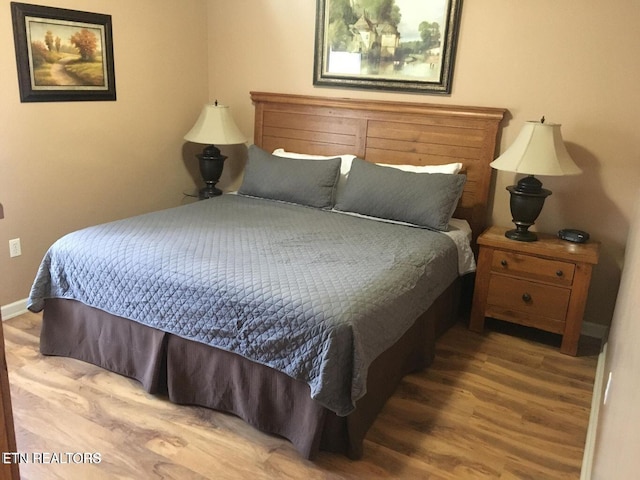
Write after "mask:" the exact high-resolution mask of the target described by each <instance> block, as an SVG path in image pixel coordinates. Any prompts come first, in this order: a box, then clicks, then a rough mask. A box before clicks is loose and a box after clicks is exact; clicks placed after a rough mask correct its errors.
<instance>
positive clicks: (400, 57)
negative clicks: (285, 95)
mask: <svg viewBox="0 0 640 480" xmlns="http://www.w3.org/2000/svg"><path fill="white" fill-rule="evenodd" d="M461 9H462V0H428V1H424V0H360V1H359V2H358V3H357V4H356V3H355V2H352V1H350V0H316V39H315V59H314V60H315V61H314V78H313V84H314V85H317V86H332V87H343V88H362V89H379V90H393V91H400V92H420V93H425V94H444V95H446V94H450V93H451V87H452V77H453V67H454V60H455V52H456V46H457V39H458V31H459V28H460V12H461Z"/></svg>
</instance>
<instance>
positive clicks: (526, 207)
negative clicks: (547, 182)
mask: <svg viewBox="0 0 640 480" xmlns="http://www.w3.org/2000/svg"><path fill="white" fill-rule="evenodd" d="M507 190H509V193H510V194H511V201H510V206H511V216H512V218H513V223H515V225H516V228H515V230H509V231H507V232H506V233H505V234H504V236H505V237H507V238H509V239H511V240H517V241H519V242H535V241H536V240H537V239H538V236H537V235H536V234H535V233H533V232H530V231H529V227H530V226H532V225H533V224H534V223H535V221H536V219H537V218H538V215H540V212H541V211H542V206H543V205H544V201H545V199H546V198H547V197H548V196H549V195H551V190H546V189H544V188H542V182H541V181H540V180H538V179H537V178H535V177H534V176H533V175H529V176H527V177H524V178H523V179H522V180H520V181H519V182H518V184H517V185H511V186H510V187H507Z"/></svg>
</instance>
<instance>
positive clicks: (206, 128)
mask: <svg viewBox="0 0 640 480" xmlns="http://www.w3.org/2000/svg"><path fill="white" fill-rule="evenodd" d="M184 139H185V140H187V141H188V142H193V143H203V144H206V145H207V146H206V147H205V148H204V149H203V150H202V153H201V154H198V155H196V156H197V157H198V161H199V165H200V174H201V175H202V179H203V180H204V183H205V187H204V188H203V189H201V190H200V192H199V197H200V198H201V199H204V198H211V197H215V196H218V195H221V194H222V191H221V190H220V189H219V188H216V183H218V181H219V180H220V175H222V169H223V167H224V161H225V160H226V158H227V157H225V156H224V155H222V154H221V153H220V149H219V148H218V147H216V146H215V145H216V144H217V145H235V144H238V143H244V142H246V141H247V138H246V137H245V136H244V135H243V134H242V132H240V130H239V129H238V127H237V126H236V124H235V123H234V121H233V118H232V117H231V114H230V113H229V107H227V106H224V105H218V101H217V100H216V102H215V103H214V104H213V105H205V106H204V108H203V109H202V113H200V117H198V120H197V121H196V123H195V125H194V126H193V128H192V129H191V130H189V133H187V134H186V135H185V136H184Z"/></svg>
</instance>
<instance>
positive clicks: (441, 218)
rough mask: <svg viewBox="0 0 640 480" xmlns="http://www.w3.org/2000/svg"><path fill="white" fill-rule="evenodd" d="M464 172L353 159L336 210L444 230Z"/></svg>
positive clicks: (459, 190) (454, 203) (463, 181)
mask: <svg viewBox="0 0 640 480" xmlns="http://www.w3.org/2000/svg"><path fill="white" fill-rule="evenodd" d="M465 181H466V176H465V175H452V174H445V173H414V172H405V171H402V170H398V169H395V168H390V167H381V166H379V165H375V164H372V163H369V162H365V161H364V160H361V159H358V158H357V159H355V160H354V161H353V163H352V164H351V171H350V172H349V177H348V179H347V185H346V188H345V191H344V193H343V194H342V195H341V196H340V198H339V199H338V203H337V205H336V210H341V211H343V212H353V213H359V214H362V215H369V216H372V217H378V218H384V219H388V220H395V221H398V222H406V223H411V224H414V225H419V226H422V227H427V228H432V229H435V230H442V231H447V230H448V229H449V220H450V219H451V216H452V215H453V211H454V210H455V208H456V205H457V203H458V199H459V198H460V195H462V189H463V187H464V184H465Z"/></svg>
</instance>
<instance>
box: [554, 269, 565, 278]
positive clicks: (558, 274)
mask: <svg viewBox="0 0 640 480" xmlns="http://www.w3.org/2000/svg"><path fill="white" fill-rule="evenodd" d="M562 275H564V273H562V270H558V271H557V272H556V276H558V277H561V276H562Z"/></svg>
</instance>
